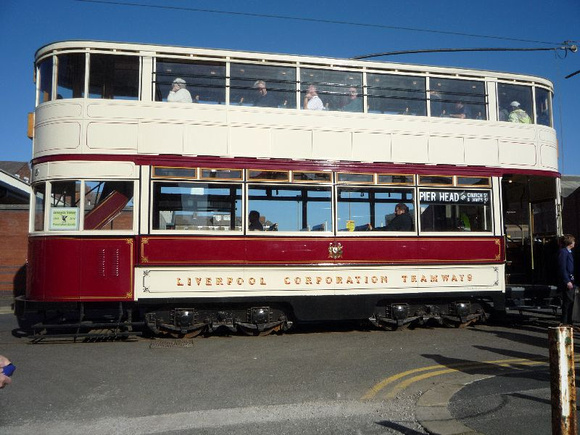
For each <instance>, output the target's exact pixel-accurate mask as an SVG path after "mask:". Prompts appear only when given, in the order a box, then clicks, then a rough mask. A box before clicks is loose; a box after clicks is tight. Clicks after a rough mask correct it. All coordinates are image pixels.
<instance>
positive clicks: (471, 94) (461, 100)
mask: <svg viewBox="0 0 580 435" xmlns="http://www.w3.org/2000/svg"><path fill="white" fill-rule="evenodd" d="M430 83H431V85H430V100H431V116H441V117H446V118H458V119H487V111H486V94H485V83H484V82H482V81H474V80H455V79H441V78H432V79H431V82H430Z"/></svg>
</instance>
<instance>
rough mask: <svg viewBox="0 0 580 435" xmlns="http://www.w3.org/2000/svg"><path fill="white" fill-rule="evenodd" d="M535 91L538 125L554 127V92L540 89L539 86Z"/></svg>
mask: <svg viewBox="0 0 580 435" xmlns="http://www.w3.org/2000/svg"><path fill="white" fill-rule="evenodd" d="M535 91H536V94H535V97H536V98H535V100H536V124H538V125H545V126H547V127H552V126H553V118H552V113H553V112H552V92H550V91H549V90H548V89H544V88H540V87H537V86H536V88H535Z"/></svg>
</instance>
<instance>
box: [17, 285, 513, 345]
mask: <svg viewBox="0 0 580 435" xmlns="http://www.w3.org/2000/svg"><path fill="white" fill-rule="evenodd" d="M493 296H494V297H490V295H486V296H485V297H474V296H473V295H467V294H466V295H463V297H458V298H457V299H454V300H450V299H449V298H448V297H447V298H445V299H443V298H430V299H429V300H424V299H421V298H417V296H415V298H414V299H411V298H408V297H405V296H402V297H401V295H400V297H399V298H395V299H393V298H390V299H384V297H383V298H380V296H375V297H372V298H371V297H362V298H361V297H304V298H294V299H292V300H290V301H284V302H277V301H272V300H254V301H245V302H230V301H223V302H212V303H207V302H203V303H199V301H197V302H198V303H192V302H191V301H187V300H182V301H171V300H167V301H163V302H162V303H159V302H151V301H149V302H145V303H144V302H139V303H137V302H131V303H121V302H118V303H95V302H93V303H90V302H79V303H65V304H63V303H33V302H30V301H25V300H23V299H17V300H16V305H15V307H16V308H15V312H16V315H17V318H18V322H19V326H20V330H21V332H22V333H23V334H26V335H27V336H28V337H29V338H31V339H32V340H33V341H35V342H38V341H42V340H44V339H48V338H72V339H75V340H77V339H82V340H85V341H91V340H107V339H127V338H129V337H132V336H141V335H145V336H152V337H171V338H193V337H196V336H200V335H203V336H209V335H212V334H216V333H217V334H242V335H250V336H265V335H269V334H272V333H284V332H287V331H289V330H291V329H292V327H293V326H294V325H295V324H300V323H313V322H339V321H352V320H357V321H361V320H362V321H368V323H369V326H370V325H373V326H374V327H376V328H378V329H382V330H393V331H394V330H397V329H405V328H408V327H415V326H423V325H441V326H447V327H465V326H468V325H470V324H473V323H476V322H485V321H486V320H487V319H488V318H489V316H490V315H491V314H492V313H493V312H494V311H496V310H499V311H502V310H503V307H504V304H503V300H502V298H503V294H497V295H496V294H495V293H494V295H493Z"/></svg>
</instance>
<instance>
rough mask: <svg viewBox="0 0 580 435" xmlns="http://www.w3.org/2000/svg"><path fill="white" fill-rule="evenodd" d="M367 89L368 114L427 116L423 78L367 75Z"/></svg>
mask: <svg viewBox="0 0 580 435" xmlns="http://www.w3.org/2000/svg"><path fill="white" fill-rule="evenodd" d="M367 89H368V91H367V92H368V106H369V112H372V113H387V114H401V115H419V116H425V115H426V114H427V102H426V98H425V78H424V77H411V76H399V75H390V74H368V76H367Z"/></svg>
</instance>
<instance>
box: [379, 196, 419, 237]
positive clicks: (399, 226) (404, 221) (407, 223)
mask: <svg viewBox="0 0 580 435" xmlns="http://www.w3.org/2000/svg"><path fill="white" fill-rule="evenodd" d="M371 229H372V228H371ZM374 231H413V218H412V217H411V214H410V213H409V207H407V205H406V204H404V203H402V202H400V203H398V204H397V205H396V206H395V217H394V218H393V220H391V222H389V223H388V224H387V225H386V226H384V227H378V228H375V229H374Z"/></svg>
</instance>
